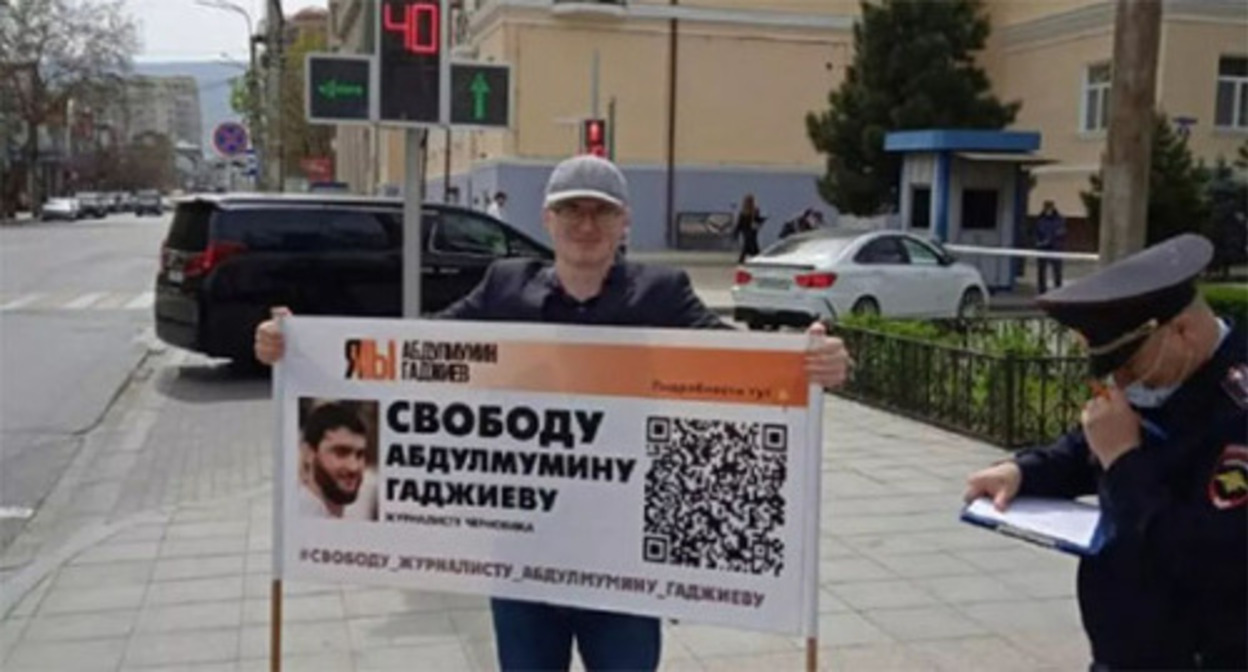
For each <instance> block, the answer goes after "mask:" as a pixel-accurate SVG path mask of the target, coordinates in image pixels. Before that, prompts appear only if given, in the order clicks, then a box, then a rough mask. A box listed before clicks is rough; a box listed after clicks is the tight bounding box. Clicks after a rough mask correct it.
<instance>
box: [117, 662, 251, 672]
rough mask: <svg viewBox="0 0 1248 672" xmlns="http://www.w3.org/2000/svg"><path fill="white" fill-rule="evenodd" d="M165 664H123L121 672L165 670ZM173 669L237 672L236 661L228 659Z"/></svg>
mask: <svg viewBox="0 0 1248 672" xmlns="http://www.w3.org/2000/svg"><path fill="white" fill-rule="evenodd" d="M169 669H170V668H169V666H167V665H152V666H149V665H142V666H138V665H123V666H122V668H121V672H157V671H158V670H159V671H160V672H166V671H167V670H169ZM175 669H177V671H178V672H238V662H237V661H229V662H221V663H192V664H189V665H178V666H177V667H176V668H175Z"/></svg>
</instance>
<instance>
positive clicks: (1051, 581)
mask: <svg viewBox="0 0 1248 672" xmlns="http://www.w3.org/2000/svg"><path fill="white" fill-rule="evenodd" d="M1075 572H1076V566H1075V565H1073V564H1072V565H1070V566H1069V567H1063V568H1061V569H1056V570H1054V569H1041V570H1032V571H1022V572H1007V573H1002V574H999V575H998V578H1000V579H1001V582H1002V583H1005V584H1007V585H1009V586H1010V587H1011V588H1014V589H1015V590H1016V591H1017V592H1018V593H1019V594H1020V595H1025V596H1027V597H1038V598H1052V597H1075Z"/></svg>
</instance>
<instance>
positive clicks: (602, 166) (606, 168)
mask: <svg viewBox="0 0 1248 672" xmlns="http://www.w3.org/2000/svg"><path fill="white" fill-rule="evenodd" d="M572 198H595V199H598V200H600V201H606V202H608V203H612V204H615V205H618V206H620V207H624V206H626V205H627V204H628V182H627V181H626V180H625V179H624V174H623V173H621V172H620V169H619V168H616V167H615V164H614V163H611V162H610V161H608V160H606V159H603V158H600V157H597V156H594V155H592V154H583V155H581V156H574V157H572V158H570V159H567V160H565V161H563V162H562V163H560V164H559V165H557V166H555V170H554V171H553V172H551V174H550V181H549V182H547V183H546V207H550V206H552V205H554V204H555V203H558V202H560V201H566V200H568V199H572Z"/></svg>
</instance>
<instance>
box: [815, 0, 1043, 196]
mask: <svg viewBox="0 0 1248 672" xmlns="http://www.w3.org/2000/svg"><path fill="white" fill-rule="evenodd" d="M861 8H862V18H861V19H860V20H859V21H858V23H856V24H855V25H854V62H853V64H852V65H851V66H850V67H849V69H848V72H847V73H846V78H845V82H844V83H843V84H841V87H840V88H839V89H837V90H836V91H833V92H831V93H830V94H829V95H828V103H829V107H830V109H829V110H828V111H825V112H820V113H818V114H816V113H811V114H808V115H807V116H806V131H807V135H809V137H810V140H811V142H812V143H813V144H814V146H815V149H816V150H818V151H819V152H820V153H823V154H827V174H826V175H825V176H824V177H823V178H822V179H820V181H819V193H820V194H821V195H822V196H823V198H824V200H826V201H828V202H830V203H832V204H834V205H836V206H837V207H838V208H839V209H841V210H842V211H847V212H852V213H854V214H861V215H869V214H876V213H879V212H881V211H883V210H884V209H886V208H887V207H888V206H890V205H891V204H892V203H894V202H895V200H896V191H897V185H898V183H899V181H900V176H901V158H900V157H899V156H898V155H896V154H890V153H886V152H885V151H884V136H885V134H887V133H889V132H891V131H898V130H906V129H919V128H986V129H999V128H1003V127H1005V126H1006V125H1008V124H1009V123H1011V122H1012V121H1014V117H1015V115H1016V114H1017V113H1018V110H1019V107H1020V103H1018V102H1011V103H1002V102H1000V101H999V100H997V98H996V97H995V96H994V95H992V93H991V86H990V83H989V81H988V76H987V75H986V74H985V73H984V71H983V70H982V69H980V68H979V67H977V66H976V65H975V60H974V53H975V52H976V51H978V50H980V49H982V48H983V47H984V43H985V41H986V40H987V38H988V33H989V30H990V27H989V22H988V20H987V18H985V17H984V16H983V15H982V14H981V12H980V10H981V2H980V0H942V1H941V2H931V1H930V0H883V1H882V2H874V1H868V0H863V1H862V2H861Z"/></svg>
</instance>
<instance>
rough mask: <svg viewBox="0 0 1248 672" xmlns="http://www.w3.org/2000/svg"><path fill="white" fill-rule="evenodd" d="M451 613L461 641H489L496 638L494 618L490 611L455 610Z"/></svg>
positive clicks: (452, 621)
mask: <svg viewBox="0 0 1248 672" xmlns="http://www.w3.org/2000/svg"><path fill="white" fill-rule="evenodd" d="M449 613H450V617H451V624H452V625H453V626H454V627H455V634H456V635H458V636H459V637H460V638H461V639H466V640H472V639H489V638H492V637H493V636H494V617H493V615H492V614H491V613H490V610H489V609H455V610H453V611H451V612H449Z"/></svg>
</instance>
